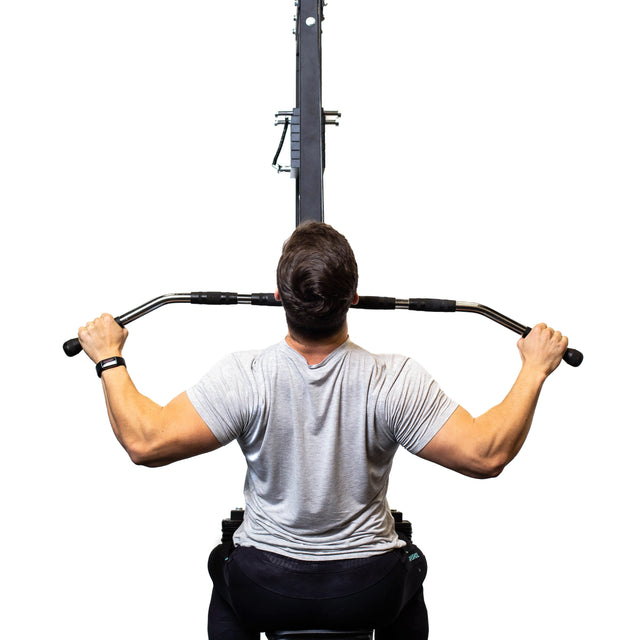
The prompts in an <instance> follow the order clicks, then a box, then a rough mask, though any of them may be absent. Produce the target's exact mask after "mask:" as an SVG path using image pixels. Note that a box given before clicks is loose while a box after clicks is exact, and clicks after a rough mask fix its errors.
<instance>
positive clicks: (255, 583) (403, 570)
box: [209, 544, 429, 640]
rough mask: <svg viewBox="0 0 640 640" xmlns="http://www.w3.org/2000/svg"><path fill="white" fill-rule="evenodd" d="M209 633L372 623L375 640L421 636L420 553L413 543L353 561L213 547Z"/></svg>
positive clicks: (249, 639) (230, 635)
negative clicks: (306, 558)
mask: <svg viewBox="0 0 640 640" xmlns="http://www.w3.org/2000/svg"><path fill="white" fill-rule="evenodd" d="M209 573H210V574H211V577H212V579H213V583H214V588H213V595H212V598H211V606H210V608H209V640H258V639H259V635H260V631H272V630H276V629H281V630H283V629H314V628H316V629H317V628H321V629H359V628H370V629H371V628H373V629H375V631H376V640H426V639H427V638H428V635H429V623H428V618H427V609H426V606H425V603H424V597H423V593H422V582H423V580H424V578H425V576H426V573H427V563H426V560H425V558H424V555H423V554H422V552H421V551H420V549H418V547H416V546H415V545H413V544H408V545H407V546H406V547H403V548H401V549H396V550H395V551H391V552H389V553H385V554H383V555H379V556H373V557H370V558H361V559H355V560H335V561H333V560H330V561H326V562H305V561H301V560H294V559H292V558H287V557H285V556H280V555H277V554H274V553H268V552H265V551H259V550H257V549H253V548H249V547H237V548H235V549H233V550H232V548H231V545H220V546H218V547H216V548H215V549H214V550H213V551H212V553H211V556H210V557H209Z"/></svg>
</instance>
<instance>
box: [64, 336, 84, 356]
mask: <svg viewBox="0 0 640 640" xmlns="http://www.w3.org/2000/svg"><path fill="white" fill-rule="evenodd" d="M62 348H63V349H64V352H65V353H66V354H67V355H68V356H69V357H70V358H73V356H77V355H78V354H79V353H80V352H81V351H82V345H81V344H80V340H78V338H71V340H67V341H66V342H65V343H64V344H63V345H62Z"/></svg>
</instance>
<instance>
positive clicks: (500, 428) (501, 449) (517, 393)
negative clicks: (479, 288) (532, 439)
mask: <svg viewBox="0 0 640 640" xmlns="http://www.w3.org/2000/svg"><path fill="white" fill-rule="evenodd" d="M567 344H568V340H567V338H566V337H564V336H562V334H561V333H560V332H558V331H554V330H553V329H550V328H548V327H547V326H546V325H544V324H539V325H536V326H535V327H534V328H533V329H532V331H531V333H530V334H529V335H528V336H527V337H526V338H521V339H520V340H519V341H518V349H519V350H520V355H521V357H522V368H521V370H520V373H519V375H518V377H517V379H516V381H515V383H514V385H513V387H512V388H511V390H510V391H509V393H508V394H507V396H506V397H505V399H504V400H503V401H502V402H501V403H500V404H498V405H497V406H495V407H493V408H492V409H490V410H489V411H487V412H486V413H484V414H482V415H481V416H479V417H477V418H474V417H472V416H471V415H470V414H469V412H468V411H466V410H465V409H463V408H462V407H458V408H457V409H456V410H455V411H454V412H453V414H452V415H451V417H450V418H449V419H448V420H447V422H446V423H445V424H444V426H443V427H442V428H441V429H440V431H439V432H438V433H437V434H436V435H435V436H434V437H433V438H432V440H431V441H430V442H429V443H428V444H427V445H426V446H425V447H424V449H422V451H420V452H419V453H418V455H419V456H420V457H421V458H424V459H425V460H429V461H431V462H436V463H437V464H440V465H442V466H444V467H447V468H449V469H453V470H454V471H457V472H458V473H462V474H464V475H467V476H470V477H472V478H492V477H495V476H497V475H499V474H500V473H501V472H502V470H503V469H504V467H505V466H506V465H507V464H509V462H511V460H513V458H515V456H516V455H517V454H518V452H519V451H520V449H521V448H522V445H523V444H524V441H525V439H526V437H527V435H528V433H529V429H530V428H531V422H532V421H533V414H534V412H535V408H536V405H537V402H538V397H539V395H540V391H541V389H542V385H543V384H544V381H545V380H546V379H547V377H548V376H549V375H550V374H551V373H552V372H553V371H554V370H555V369H556V367H557V366H558V365H559V364H560V362H561V360H562V356H563V355H564V353H565V351H566V350H567Z"/></svg>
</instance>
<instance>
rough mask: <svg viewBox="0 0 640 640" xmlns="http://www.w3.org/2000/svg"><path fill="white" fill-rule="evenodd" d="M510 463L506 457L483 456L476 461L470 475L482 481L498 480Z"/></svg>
mask: <svg viewBox="0 0 640 640" xmlns="http://www.w3.org/2000/svg"><path fill="white" fill-rule="evenodd" d="M508 463H509V460H508V459H507V458H506V457H504V456H499V455H492V456H483V457H481V458H478V459H476V464H474V468H473V472H472V473H470V474H469V475H471V476H472V477H473V478H478V479H480V480H488V479H491V478H497V477H498V476H499V475H500V474H501V473H502V472H503V471H504V468H505V467H506V466H507V464H508Z"/></svg>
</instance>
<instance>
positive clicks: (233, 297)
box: [62, 291, 583, 367]
mask: <svg viewBox="0 0 640 640" xmlns="http://www.w3.org/2000/svg"><path fill="white" fill-rule="evenodd" d="M177 302H183V303H189V304H210V305H230V304H250V305H255V306H262V307H279V306H282V305H281V303H280V302H278V301H277V300H276V299H275V296H274V295H273V293H249V294H240V293H232V292H228V291H195V292H192V293H171V294H167V295H163V296H159V297H158V298H154V299H153V300H149V302H146V303H145V304H143V305H140V306H139V307H136V308H135V309H132V310H131V311H128V312H127V313H124V314H123V315H121V316H118V317H117V318H115V320H116V322H117V323H118V324H119V325H120V326H122V327H124V326H125V325H126V324H129V323H130V322H133V321H134V320H137V319H138V318H141V317H142V316H145V315H147V314H148V313H150V312H151V311H155V310H156V309H159V308H160V307H163V306H164V305H167V304H174V303H177ZM352 309H407V310H409V311H432V312H433V311H436V312H454V311H463V312H467V313H477V314H479V315H481V316H484V317H485V318H489V319H490V320H493V321H494V322H497V323H498V324H500V325H502V326H503V327H506V328H507V329H511V331H514V332H515V333H518V334H520V335H521V336H526V335H527V334H528V333H529V331H531V328H530V327H527V326H525V325H523V324H520V323H519V322H516V321H515V320H512V319H511V318H508V317H507V316H505V315H503V314H501V313H498V312H497V311H494V310H493V309H491V308H490V307H487V306H485V305H483V304H478V303H477V302H456V301H455V300H439V299H437V298H408V299H399V298H384V297H379V296H360V299H359V301H358V304H357V305H353V306H352ZM62 348H63V349H64V352H65V353H66V354H67V355H68V356H69V357H72V356H75V355H77V354H78V353H80V352H81V351H82V347H81V346H80V341H79V340H78V339H77V338H72V339H71V340H67V342H65V343H64V345H63V347H62ZM562 359H563V360H564V361H565V362H566V363H567V364H570V365H571V366H572V367H578V366H580V364H581V363H582V359H583V355H582V353H581V352H580V351H578V350H577V349H567V351H566V352H565V354H564V356H563V358H562Z"/></svg>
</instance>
